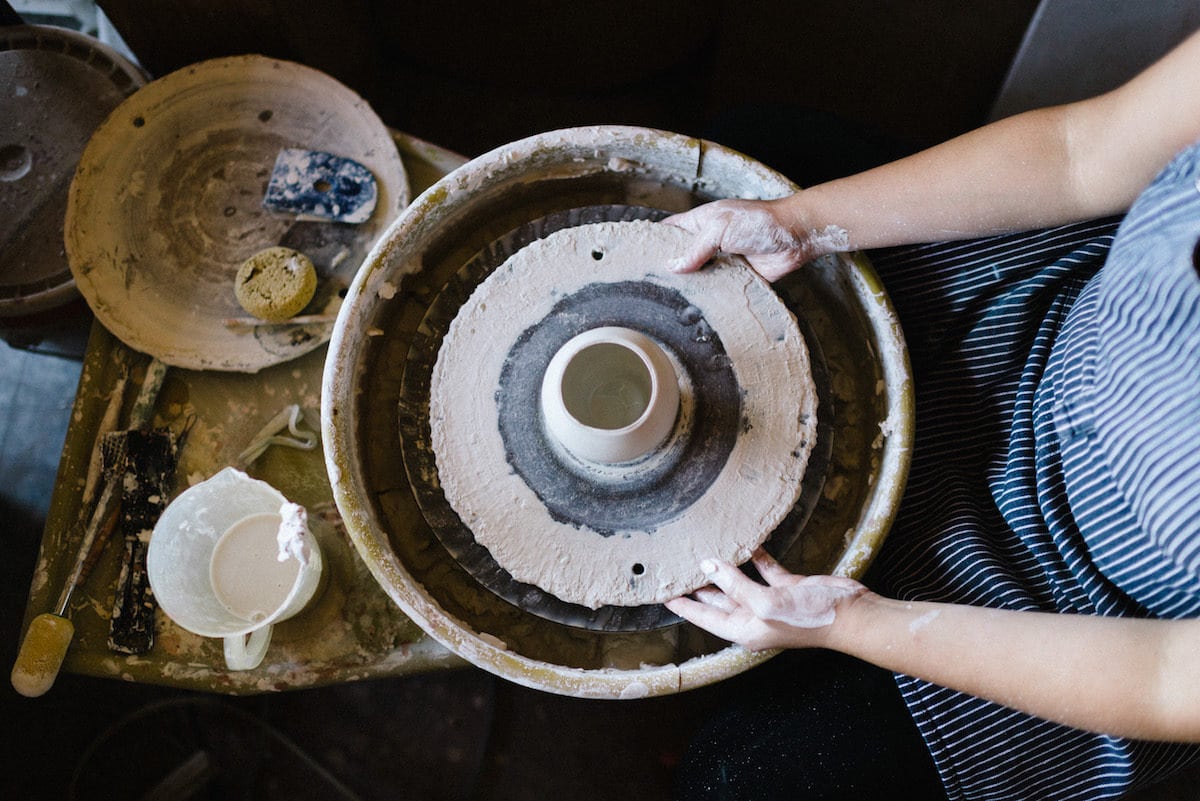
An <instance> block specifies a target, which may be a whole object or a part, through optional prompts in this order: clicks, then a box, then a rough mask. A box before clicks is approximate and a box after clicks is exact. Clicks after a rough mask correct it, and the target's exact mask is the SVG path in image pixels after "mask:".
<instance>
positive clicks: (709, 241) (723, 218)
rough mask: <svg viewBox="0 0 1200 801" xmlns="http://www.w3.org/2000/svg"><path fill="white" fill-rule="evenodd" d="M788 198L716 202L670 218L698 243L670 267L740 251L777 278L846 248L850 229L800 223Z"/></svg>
mask: <svg viewBox="0 0 1200 801" xmlns="http://www.w3.org/2000/svg"><path fill="white" fill-rule="evenodd" d="M788 202H789V201H788V200H715V201H713V202H711V203H706V204H704V205H703V206H697V207H696V208H694V209H692V210H690V211H685V212H683V213H681V214H674V215H672V216H670V217H668V218H666V219H665V220H663V222H664V223H667V224H668V225H674V226H677V227H679V228H682V229H684V230H685V231H690V232H692V233H693V234H696V241H695V244H694V245H693V247H692V248H691V249H690V250H689V251H688V252H687V253H685V254H684V255H683V256H682V257H680V258H679V259H678V260H677V261H675V262H674V263H672V264H670V265H668V269H670V270H671V271H672V272H677V273H689V272H694V271H695V270H699V269H700V268H701V267H703V266H704V264H705V263H706V262H708V261H709V260H710V259H712V258H713V257H714V256H716V255H717V254H718V253H721V252H723V253H736V254H738V255H741V256H744V257H745V259H746V261H748V262H749V263H750V266H751V267H753V268H754V270H755V272H757V273H758V274H759V275H761V276H762V277H763V278H765V279H767V280H768V281H776V280H778V279H780V278H782V277H783V276H785V275H787V274H788V273H790V272H791V271H792V270H795V269H796V268H797V267H799V266H800V265H802V264H804V263H806V262H809V261H811V260H813V259H814V258H816V257H817V256H821V255H824V254H826V253H831V252H833V251H835V250H841V249H845V247H846V242H845V239H846V233H845V231H842V230H841V229H835V228H833V227H828V228H824V229H822V230H820V231H810V230H808V229H807V228H805V227H804V226H802V225H798V223H797V221H796V220H795V219H793V218H792V217H791V215H790V214H789V211H788V210H789V206H788Z"/></svg>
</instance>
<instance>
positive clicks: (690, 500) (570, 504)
mask: <svg viewBox="0 0 1200 801" xmlns="http://www.w3.org/2000/svg"><path fill="white" fill-rule="evenodd" d="M690 236H691V235H690V234H687V233H686V232H684V231H682V230H680V229H676V228H673V227H671V226H666V225H660V224H656V223H650V222H642V221H638V222H619V223H599V224H594V225H585V226H580V227H575V228H568V229H564V230H562V231H558V232H556V233H554V234H551V235H549V236H547V237H546V238H544V239H541V240H539V241H536V242H533V243H532V244H530V245H528V246H526V247H525V248H523V249H521V250H520V251H518V252H517V253H516V254H514V255H513V256H512V257H511V258H509V259H508V260H507V261H506V262H505V263H504V264H503V265H502V266H501V267H500V268H499V269H497V270H496V271H495V272H494V273H493V274H492V275H491V276H489V277H488V278H487V279H486V280H484V281H483V282H482V283H481V284H480V285H479V286H478V287H477V288H476V290H475V292H474V293H473V294H472V295H471V297H470V299H469V300H468V301H467V302H466V304H464V305H463V307H462V308H461V309H460V311H459V313H458V315H457V316H456V317H455V319H454V321H453V322H452V323H451V325H450V328H449V331H448V332H447V334H446V337H445V339H444V341H443V343H442V346H441V350H440V353H439V356H438V360H437V364H436V365H435V367H434V371H433V375H432V379H431V387H430V407H429V408H430V413H429V414H430V426H431V436H432V445H433V450H434V453H435V456H436V464H437V472H438V477H439V480H440V483H441V486H442V489H443V491H444V493H445V497H446V500H447V502H448V503H449V505H450V506H451V507H452V508H453V510H454V511H455V512H456V513H457V515H458V516H459V517H460V518H461V519H462V522H463V523H464V524H465V525H466V526H467V527H468V528H469V529H470V530H471V532H472V533H473V534H474V536H475V539H476V540H477V541H478V543H479V544H481V545H482V546H483V547H485V548H486V549H487V550H488V551H489V553H490V554H491V555H492V557H493V558H494V559H495V561H496V562H497V563H498V564H499V565H500V566H501V567H502V568H503V569H504V570H505V571H507V572H508V573H509V574H511V575H512V577H513V578H514V579H516V580H517V581H521V582H526V583H528V584H532V585H534V586H536V587H539V588H541V589H542V590H545V591H546V592H548V593H551V594H553V595H554V596H555V597H557V598H559V599H561V600H563V601H565V602H567V603H571V604H578V605H581V606H584V607H587V608H591V609H595V608H598V607H601V606H605V605H614V606H638V605H644V604H654V603H660V602H662V601H664V600H667V599H668V598H672V597H675V596H677V595H680V594H682V593H686V592H689V591H691V590H693V589H695V588H697V587H699V586H701V585H703V584H704V583H706V579H705V576H704V575H703V573H702V572H701V571H700V569H699V563H700V561H701V560H702V559H704V558H706V557H713V558H719V559H727V560H731V561H734V562H738V563H740V562H742V561H745V559H747V558H748V557H749V555H750V554H751V553H752V552H753V550H754V549H755V548H756V547H757V546H758V545H760V544H762V542H763V541H764V540H765V539H766V538H767V536H769V535H770V533H771V531H772V530H773V529H774V528H775V527H776V526H777V525H778V524H779V522H780V521H781V520H782V519H783V518H784V517H785V516H786V515H787V514H788V512H789V511H790V510H791V509H792V508H793V506H794V505H795V503H796V500H797V498H798V496H799V494H800V490H801V483H802V480H803V478H804V474H805V468H806V465H807V463H808V458H809V454H810V451H811V450H812V448H813V445H814V442H815V439H816V425H817V414H816V411H817V410H816V405H817V396H816V392H815V389H814V385H813V379H812V374H811V369H810V365H809V358H808V352H807V349H806V347H805V344H804V340H803V337H802V336H801V334H800V331H799V328H798V326H797V323H796V320H795V318H794V317H793V316H792V314H791V313H790V312H789V311H788V310H787V308H786V307H785V306H784V305H783V303H782V302H781V301H780V300H779V298H778V297H777V296H776V295H775V293H774V292H773V291H772V289H771V288H770V286H769V285H768V284H767V283H766V282H765V281H764V280H763V279H761V278H760V277H759V276H758V275H757V274H755V273H754V272H753V271H752V270H750V269H749V268H748V267H747V266H745V265H744V263H741V262H740V261H739V262H734V261H731V260H723V261H724V263H722V264H719V265H716V266H714V267H712V268H709V269H706V270H704V271H702V272H700V273H697V274H693V275H688V276H675V275H672V274H670V273H668V272H666V270H665V268H664V265H665V264H666V263H667V262H668V261H669V260H670V259H671V258H673V257H675V256H677V255H679V254H681V253H682V252H683V251H684V249H685V248H686V247H687V243H688V241H689V239H690ZM601 325H625V326H627V327H631V328H636V329H638V330H642V331H643V332H644V333H647V334H649V335H650V336H651V337H652V338H654V339H656V340H657V341H658V343H659V344H660V345H661V346H663V347H664V348H665V349H666V350H667V352H668V354H669V355H670V356H671V357H672V359H673V361H674V362H675V364H676V367H677V370H679V371H680V373H681V390H682V394H683V396H684V400H683V402H682V404H681V414H680V419H681V422H680V427H681V428H683V429H685V431H684V435H682V436H679V437H676V438H675V439H673V440H668V444H667V445H666V446H664V449H663V451H662V452H660V453H657V454H654V455H652V456H651V457H648V458H647V460H645V462H644V463H643V464H641V465H635V466H633V467H631V468H616V469H613V470H593V469H587V468H584V469H581V468H580V465H579V464H577V463H571V461H570V460H568V459H563V458H561V457H560V456H558V455H557V450H556V449H555V448H554V447H553V446H552V445H551V444H550V443H548V442H547V440H546V435H545V434H544V432H543V431H542V428H541V425H540V420H539V418H538V412H537V409H538V403H537V397H538V391H539V390H540V382H541V376H542V373H543V372H544V369H545V366H546V364H548V362H549V360H550V358H551V357H552V356H553V355H554V353H555V352H556V351H557V349H558V348H559V347H560V346H561V345H562V344H563V343H565V342H566V341H567V340H568V339H570V338H571V337H573V336H575V335H576V334H578V333H580V332H581V331H584V330H587V329H590V328H595V327H598V326H601Z"/></svg>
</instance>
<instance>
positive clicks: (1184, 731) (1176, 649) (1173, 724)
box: [828, 594, 1200, 741]
mask: <svg viewBox="0 0 1200 801" xmlns="http://www.w3.org/2000/svg"><path fill="white" fill-rule="evenodd" d="M828 634H829V643H828V644H829V646H830V647H833V648H837V649H838V650H843V651H845V652H847V653H850V654H853V655H855V656H858V657H860V658H862V659H865V660H867V661H870V662H873V663H875V664H878V665H880V666H882V667H885V668H888V669H890V670H895V671H897V672H900V673H904V674H908V675H912V676H916V677H919V678H922V679H925V680H927V681H931V682H933V683H935V684H940V685H942V686H945V687H950V688H953V689H956V690H960V691H962V692H965V693H968V694H971V695H975V696H978V697H982V698H987V699H989V700H992V701H995V702H997V703H1000V704H1003V705H1005V706H1008V707H1012V708H1015V709H1020V710H1022V711H1025V712H1028V713H1030V714H1033V715H1036V716H1038V717H1042V718H1046V719H1049V720H1054V721H1057V722H1060V723H1064V724H1067V725H1070V726H1074V727H1077V728H1083V729H1089V730H1094V731H1103V732H1107V733H1110V734H1119V735H1125V736H1131V737H1141V738H1149V739H1164V740H1184V741H1197V740H1200V686H1198V683H1197V682H1196V681H1195V680H1194V677H1195V675H1196V671H1197V670H1200V628H1198V623H1197V621H1192V620H1184V621H1155V620H1134V619H1123V618H1107V617H1094V616H1083V615H1057V614H1040V613H1031V612H1011V611H1001V610H992V609H982V608H975V607H965V606H955V605H947V604H920V603H914V604H908V603H903V602H899V601H891V600H887V599H884V598H880V597H879V596H876V595H873V594H866V595H864V596H862V597H861V598H859V599H856V601H855V602H854V603H853V604H851V605H849V606H848V607H847V608H845V609H840V610H839V612H838V619H837V621H836V622H835V624H834V625H833V626H831V627H830V630H829V632H828Z"/></svg>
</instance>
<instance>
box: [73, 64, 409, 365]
mask: <svg viewBox="0 0 1200 801" xmlns="http://www.w3.org/2000/svg"><path fill="white" fill-rule="evenodd" d="M288 147H292V148H295V147H299V148H303V149H308V150H321V151H325V152H330V153H333V154H335V155H338V156H342V157H344V158H349V159H353V160H355V161H357V162H359V163H361V164H363V165H364V166H365V167H367V169H369V170H370V171H371V172H372V174H373V175H374V176H375V179H376V182H377V184H378V187H379V202H378V204H377V207H376V209H375V213H374V214H373V216H372V217H371V219H370V220H368V221H367V222H365V223H362V224H361V225H349V224H339V223H331V222H312V221H299V220H297V219H295V218H294V217H293V216H291V215H285V214H279V213H275V212H270V211H268V210H266V209H264V208H263V207H262V199H263V194H264V192H265V189H266V186H267V182H268V180H269V179H270V176H271V171H272V169H273V167H274V164H275V159H276V156H277V155H278V153H279V151H280V150H281V149H283V148H288ZM407 201H408V181H407V177H406V174H405V171H404V166H403V164H402V163H401V160H400V155H399V152H398V151H397V149H396V147H395V144H394V143H393V141H392V139H391V136H390V134H389V132H388V130H387V128H386V126H384V124H383V122H382V121H381V120H380V119H379V117H378V116H376V114H375V112H374V111H373V110H372V109H371V108H370V106H369V105H368V104H367V102H366V101H365V100H363V99H362V98H361V97H359V96H358V95H357V94H355V93H354V92H352V91H351V90H350V89H348V88H347V87H345V86H344V85H342V84H340V83H338V82H337V81H336V80H334V79H333V78H331V77H329V76H328V75H325V74H324V73H321V72H318V71H317V70H313V69H311V68H308V67H305V66H302V65H300V64H295V63H291V62H286V61H278V60H275V59H269V58H264V57H262V56H237V57H231V58H222V59H214V60H212V61H205V62H202V63H200V64H195V65H192V66H190V67H185V68H184V69H181V70H179V71H177V72H174V73H171V74H170V75H167V76H165V77H163V78H160V79H158V80H156V81H153V82H151V83H150V84H147V85H146V86H145V87H144V88H143V89H141V90H140V91H138V92H137V93H136V94H134V95H133V96H131V97H130V98H128V99H127V100H126V101H125V102H123V103H122V104H121V105H120V106H118V107H117V108H116V109H115V110H114V111H113V112H112V114H110V115H109V117H108V119H107V120H106V121H105V122H104V123H103V124H102V125H101V126H100V127H99V128H98V129H97V130H96V132H95V134H94V135H93V136H92V138H91V141H90V142H89V143H88V146H87V149H86V150H85V151H84V154H83V157H82V158H81V160H80V164H79V168H78V170H77V172H76V174H75V178H74V181H73V183H72V186H71V193H70V199H69V203H68V207H67V215H66V224H65V236H66V246H67V255H68V259H69V262H70V266H71V271H72V273H73V274H74V276H75V280H76V284H77V285H78V287H79V290H80V292H81V293H82V294H83V296H84V298H85V299H86V300H87V302H88V305H89V306H91V308H92V310H93V312H95V314H96V317H97V318H98V319H99V320H100V322H102V323H103V324H104V325H105V327H107V328H108V329H109V330H110V331H112V332H113V333H114V334H115V335H116V336H117V337H119V338H120V339H121V340H122V341H123V342H125V344H127V345H129V346H130V347H133V348H135V349H137V350H140V351H142V352H144V353H148V354H150V355H153V356H156V357H158V358H159V359H160V360H162V361H164V362H166V363H167V364H171V365H174V366H178V367H185V368H189V369H213V370H231V371H240V372H256V371H258V370H260V369H262V368H263V367H268V366H270V365H272V364H277V363H279V362H283V361H286V360H289V359H292V358H295V357H297V356H300V355H303V354H304V353H307V352H309V351H311V350H313V349H314V348H316V347H318V346H320V345H321V344H323V343H324V342H325V341H327V340H328V338H329V336H330V334H331V332H332V327H331V326H330V325H328V324H316V325H304V326H287V325H285V326H262V327H259V328H256V329H254V331H253V332H252V333H246V332H244V331H240V330H234V329H230V328H227V327H226V326H225V325H224V323H223V320H225V319H227V318H235V317H241V316H244V312H242V311H241V307H240V306H239V305H238V302H237V299H236V297H235V295H234V291H233V287H234V277H235V275H236V274H237V271H238V268H239V266H240V265H241V264H242V262H244V261H245V260H246V259H247V258H248V257H250V256H251V255H253V254H254V253H256V252H258V251H260V250H263V249H265V248H267V247H271V246H275V245H281V246H285V247H290V248H293V249H295V250H298V251H301V252H302V253H304V254H305V255H306V256H308V257H309V258H310V259H311V260H312V262H313V264H314V265H315V267H316V269H317V273H318V276H319V283H318V289H317V294H316V297H315V298H314V299H313V301H312V302H311V303H310V304H309V306H308V311H309V312H311V313H332V312H334V311H336V310H337V308H338V306H339V305H340V302H341V301H340V292H341V291H343V290H344V289H345V287H347V286H348V285H349V283H350V281H351V280H352V278H353V276H354V273H355V272H356V271H357V269H358V266H359V264H360V263H361V262H362V260H363V258H364V257H365V256H366V254H367V252H368V251H369V249H370V247H371V246H372V244H373V243H374V241H375V238H376V236H377V235H378V234H379V232H381V231H382V230H384V228H385V226H386V225H387V224H388V223H389V222H390V221H391V220H392V218H393V217H394V216H395V215H396V214H397V213H398V212H399V211H400V209H401V208H403V207H404V206H405V205H406V204H407Z"/></svg>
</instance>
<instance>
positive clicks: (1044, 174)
mask: <svg viewBox="0 0 1200 801" xmlns="http://www.w3.org/2000/svg"><path fill="white" fill-rule="evenodd" d="M1198 68H1200V33H1196V34H1193V35H1192V36H1190V37H1189V38H1188V39H1187V40H1186V41H1185V42H1184V43H1183V44H1182V45H1180V46H1179V47H1178V48H1176V49H1175V50H1174V51H1172V52H1171V53H1170V54H1168V55H1167V56H1166V57H1164V58H1163V59H1162V60H1160V61H1159V62H1157V63H1156V64H1154V65H1153V66H1152V67H1150V68H1149V69H1147V70H1146V71H1145V72H1143V73H1142V74H1140V75H1139V76H1138V77H1137V78H1135V79H1134V80H1132V81H1130V82H1129V83H1127V84H1125V85H1124V86H1122V87H1120V88H1119V89H1116V90H1114V91H1112V92H1109V93H1107V94H1104V95H1100V96H1098V97H1094V98H1090V99H1088V100H1084V101H1081V102H1077V103H1072V104H1069V105H1065V106H1057V107H1054V108H1048V109H1040V110H1037V111H1032V112H1028V113H1025V114H1021V115H1018V116H1015V117H1011V118H1008V119H1005V120H1001V121H999V122H997V123H993V124H992V125H988V126H985V127H983V128H980V129H978V130H976V131H972V132H970V133H968V134H964V135H963V136H960V137H957V138H956V139H952V140H950V141H949V142H946V143H944V144H941V145H938V146H937V147H934V148H931V149H929V150H926V151H923V152H921V153H918V154H916V155H914V156H911V157H909V158H906V159H901V160H900V161H896V162H893V163H891V164H887V165H884V166H882V167H879V168H877V169H874V170H869V171H867V172H864V173H860V174H858V175H854V176H850V177H848V178H844V179H839V180H836V181H831V182H829V183H826V184H821V185H818V186H815V187H812V188H811V189H808V190H805V191H802V192H799V193H797V194H796V195H793V196H791V197H789V198H786V199H784V200H781V201H778V203H779V204H780V212H781V214H782V215H783V216H785V217H787V218H789V219H790V220H791V223H792V227H793V230H795V231H796V232H797V233H798V234H800V235H803V234H804V233H807V232H813V231H818V232H819V231H825V230H826V229H828V228H830V227H833V228H835V229H839V230H842V231H845V232H846V234H847V236H846V237H845V239H846V240H848V242H847V244H848V246H849V247H850V248H851V249H855V248H870V247H883V246H887V245H898V244H906V243H913V242H932V241H939V240H949V239H962V238H968V237H976V236H983V235H987V234H993V233H1000V232H1004V231H1015V230H1024V229H1030V228H1040V227H1047V226H1051V225H1056V224H1060V223H1065V222H1071V221H1075V220H1082V219H1090V218H1095V217H1100V216H1104V215H1107V214H1114V213H1118V212H1121V211H1124V210H1125V209H1127V208H1128V207H1129V204H1130V203H1131V202H1132V201H1133V200H1134V198H1135V197H1136V196H1137V194H1138V193H1139V192H1140V191H1141V190H1142V189H1143V188H1144V187H1145V186H1146V184H1147V183H1149V181H1150V180H1151V179H1152V178H1153V177H1154V175H1155V174H1157V172H1158V171H1159V170H1160V169H1162V167H1163V166H1165V165H1166V163H1167V161H1169V159H1170V158H1171V157H1172V156H1173V155H1174V154H1175V153H1177V152H1178V151H1179V150H1180V149H1181V148H1183V147H1185V146H1186V145H1189V144H1191V143H1192V142H1194V141H1195V140H1196V139H1197V137H1200V99H1198V98H1200V95H1197V94H1196V93H1195V92H1193V91H1190V90H1189V87H1191V86H1192V85H1193V83H1194V81H1195V76H1196V74H1197V69H1198Z"/></svg>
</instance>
